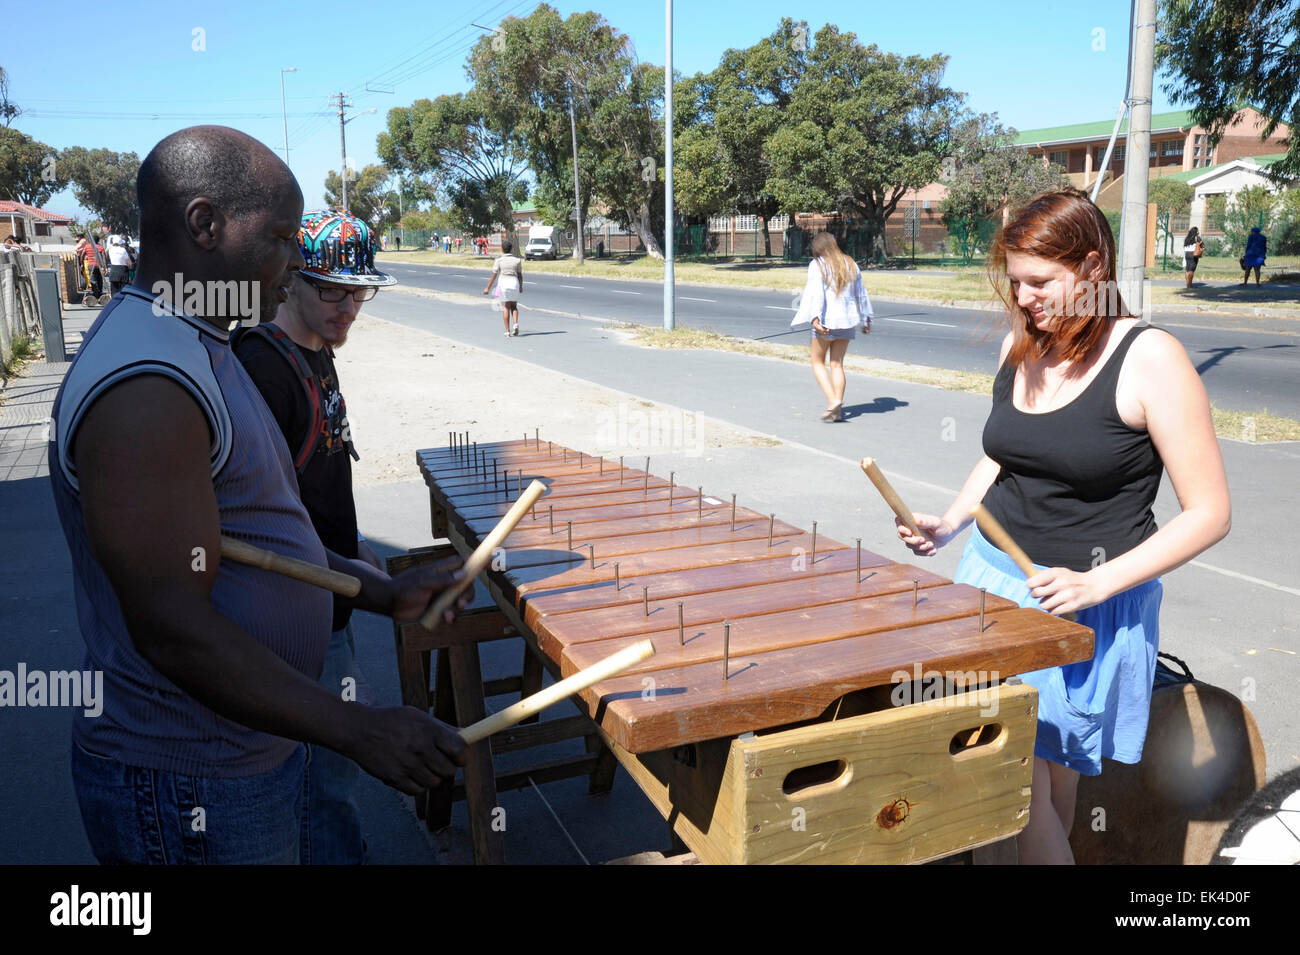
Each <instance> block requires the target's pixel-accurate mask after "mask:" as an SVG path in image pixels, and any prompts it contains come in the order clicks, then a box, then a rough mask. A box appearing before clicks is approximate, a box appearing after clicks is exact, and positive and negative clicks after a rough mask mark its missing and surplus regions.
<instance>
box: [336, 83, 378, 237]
mask: <svg viewBox="0 0 1300 955" xmlns="http://www.w3.org/2000/svg"><path fill="white" fill-rule="evenodd" d="M345 95H346V94H344V93H338V94H336V95H335V96H334V97H333V98H334V99H337V100H338V106H339V149H340V150H341V153H342V157H343V158H342V163H343V168H342V169H341V170H340V178H341V179H342V180H343V211H344V212H347V211H348V140H347V136H346V135H344V132H343V127H344V126H346V125H347V124H348V123H350V122H352V121H353V120H354V119H356V118H357V116H365V115H366V114H367V113H373V112H375V108H374V107H373V106H372V107H371V108H370V109H363V110H362V111H361V112H359V113H357V114H356V116H349V117H347V118H346V119H345V118H344V117H343V110H344V107H345V106H351V105H352V104H351V103H344V102H343V100H344V98H345Z"/></svg>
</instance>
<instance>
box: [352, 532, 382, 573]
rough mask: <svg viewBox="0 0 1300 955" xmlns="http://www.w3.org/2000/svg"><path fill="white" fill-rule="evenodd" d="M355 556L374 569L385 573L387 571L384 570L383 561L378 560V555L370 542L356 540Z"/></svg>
mask: <svg viewBox="0 0 1300 955" xmlns="http://www.w3.org/2000/svg"><path fill="white" fill-rule="evenodd" d="M357 557H358V558H359V559H361V560H364V561H365V562H366V563H367V564H369V565H370V566H371V567H373V568H375V570H380V571H384V573H387V571H386V570H384V562H383V561H382V560H380V559H379V555H378V554H376V553H375V552H374V551H373V550H372V549H371V547H370V544H369V543H367V542H366V541H364V540H359V541H357Z"/></svg>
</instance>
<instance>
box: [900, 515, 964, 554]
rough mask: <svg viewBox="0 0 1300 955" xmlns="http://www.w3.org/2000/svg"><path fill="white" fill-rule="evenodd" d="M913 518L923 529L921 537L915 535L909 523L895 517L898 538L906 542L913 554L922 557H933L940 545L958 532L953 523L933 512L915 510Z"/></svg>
mask: <svg viewBox="0 0 1300 955" xmlns="http://www.w3.org/2000/svg"><path fill="white" fill-rule="evenodd" d="M912 520H914V521H915V522H916V526H917V527H919V528H920V529H921V532H922V536H921V537H917V536H916V535H914V534H913V533H912V532H911V530H909V529H908V527H907V525H906V524H904V523H903V522H902V521H901V520H899V519H898V518H897V517H895V518H894V524H895V525H896V526H897V527H898V539H899V540H901V541H902V542H903V543H904V544H906V545H907V547H908V549H909V550H910V551H911V552H912V553H913V554H917V555H918V556H920V557H933V556H934V555H935V553H936V552H937V551H938V550H939V548H940V547H942V546H943V545H944V544H946V543H948V541H950V540H952V539H953V537H955V536H956V534H957V531H956V530H955V529H954V528H953V526H952V525H951V524H949V523H948V522H947V521H945V520H944V519H943V518H941V517H935V516H934V515H933V514H917V513H915V512H913V514H912Z"/></svg>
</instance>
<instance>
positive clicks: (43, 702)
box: [0, 663, 104, 718]
mask: <svg viewBox="0 0 1300 955" xmlns="http://www.w3.org/2000/svg"><path fill="white" fill-rule="evenodd" d="M3 706H71V707H74V708H80V709H81V712H82V715H83V716H88V717H92V718H93V717H96V716H99V715H100V714H101V713H103V712H104V671H103V670H50V671H48V672H46V671H45V670H31V671H29V670H28V669H27V664H26V663H19V664H18V668H17V671H13V670H0V707H3Z"/></svg>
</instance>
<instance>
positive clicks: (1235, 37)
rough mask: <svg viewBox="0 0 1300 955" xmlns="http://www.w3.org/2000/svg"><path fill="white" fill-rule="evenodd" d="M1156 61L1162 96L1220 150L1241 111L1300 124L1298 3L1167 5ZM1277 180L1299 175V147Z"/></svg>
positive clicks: (1292, 145) (1276, 169) (1292, 146)
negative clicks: (1188, 110)
mask: <svg viewBox="0 0 1300 955" xmlns="http://www.w3.org/2000/svg"><path fill="white" fill-rule="evenodd" d="M1160 12H1161V17H1160V20H1161V22H1160V29H1159V33H1158V35H1157V38H1156V56H1157V59H1158V61H1159V63H1160V65H1161V66H1162V67H1163V68H1164V69H1166V70H1167V71H1168V72H1169V74H1170V77H1171V78H1170V80H1169V82H1168V83H1166V84H1165V87H1164V89H1165V92H1166V93H1168V94H1169V96H1170V98H1171V99H1172V100H1173V101H1174V102H1175V103H1185V104H1189V105H1190V106H1191V107H1192V116H1193V117H1194V118H1195V120H1196V122H1197V124H1198V125H1200V126H1204V127H1205V128H1206V129H1208V130H1209V132H1210V140H1211V145H1212V146H1213V145H1217V144H1218V142H1219V139H1220V138H1221V137H1222V136H1223V134H1224V132H1225V131H1226V129H1227V127H1228V123H1229V122H1231V120H1232V117H1233V116H1235V115H1236V114H1237V112H1238V111H1239V110H1240V109H1241V108H1242V106H1244V105H1250V106H1253V107H1255V108H1256V109H1257V110H1259V111H1260V112H1261V113H1263V114H1264V115H1265V116H1266V117H1267V118H1268V125H1267V127H1266V128H1265V130H1264V135H1265V136H1266V137H1267V136H1270V135H1272V134H1273V133H1274V132H1275V131H1276V129H1277V125H1278V123H1280V122H1281V123H1286V124H1287V125H1288V126H1290V127H1291V128H1292V129H1293V130H1294V128H1295V125H1296V123H1297V121H1300V4H1297V3H1296V2H1295V0H1214V2H1212V3H1210V2H1204V0H1196V2H1190V0H1163V2H1162V3H1161V11H1160ZM1269 173H1270V175H1272V176H1274V177H1275V178H1276V179H1278V180H1282V179H1287V178H1290V177H1293V176H1297V175H1300V140H1297V138H1296V137H1295V136H1294V135H1292V136H1291V138H1290V141H1289V143H1288V147H1287V155H1286V158H1285V159H1283V160H1281V161H1280V162H1277V163H1275V164H1274V165H1273V166H1272V167H1271V168H1270V170H1269Z"/></svg>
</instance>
